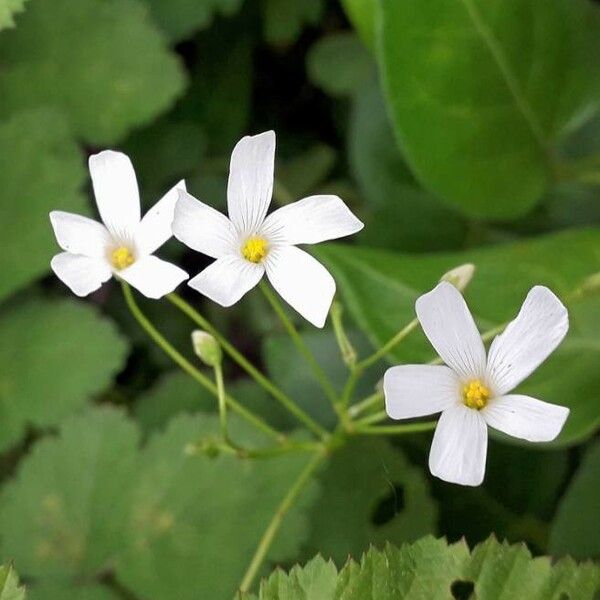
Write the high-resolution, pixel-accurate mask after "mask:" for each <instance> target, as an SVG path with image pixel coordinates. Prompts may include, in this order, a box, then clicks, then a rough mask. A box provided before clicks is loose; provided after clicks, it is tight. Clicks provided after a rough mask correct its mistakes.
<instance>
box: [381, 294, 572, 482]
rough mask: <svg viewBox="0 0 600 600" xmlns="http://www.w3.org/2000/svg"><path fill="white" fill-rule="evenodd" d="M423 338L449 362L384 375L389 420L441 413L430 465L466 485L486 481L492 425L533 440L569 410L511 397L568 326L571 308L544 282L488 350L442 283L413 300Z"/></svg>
mask: <svg viewBox="0 0 600 600" xmlns="http://www.w3.org/2000/svg"><path fill="white" fill-rule="evenodd" d="M416 311H417V317H418V319H419V322H420V323H421V326H422V327H423V331H424V332H425V335H426V336H427V337H428V338H429V341H430V342H431V344H432V345H433V347H434V348H435V349H436V351H437V353H438V354H439V355H440V357H441V358H442V359H443V361H444V362H445V363H446V365H447V366H434V365H400V366H397V367H392V368H390V369H388V371H387V372H386V373H385V377H384V394H385V404H386V411H387V413H388V415H389V416H390V417H391V418H392V419H410V418H414V417H422V416H425V415H431V414H434V413H438V412H441V413H442V414H441V417H440V419H439V422H438V424H437V428H436V430H435V435H434V438H433V443H432V446H431V451H430V454H429V468H430V470H431V472H432V473H433V475H435V476H436V477H439V478H440V479H443V480H445V481H450V482H453V483H460V484H463V485H472V486H476V485H479V484H481V482H482V481H483V477H484V473H485V462H486V454H487V438H488V436H487V427H488V425H489V426H490V427H493V428H495V429H498V430H500V431H503V432H504V433H507V434H508V435H511V436H513V437H517V438H521V439H524V440H528V441H530V442H547V441H550V440H553V439H554V438H555V437H556V436H557V435H558V434H559V433H560V431H561V429H562V426H563V425H564V423H565V420H566V419H567V416H568V414H569V409H568V408H565V407H563V406H557V405H555V404H549V403H547V402H542V401H541V400H536V399H535V398H531V397H529V396H525V395H522V394H511V393H510V392H511V390H513V389H514V388H515V387H516V386H517V385H518V384H519V383H521V381H523V380H524V379H525V378H526V377H528V376H529V375H530V374H531V373H532V372H533V371H534V370H535V369H536V368H537V367H538V366H539V365H540V364H541V363H542V362H543V361H544V360H546V358H547V357H548V356H549V355H550V354H551V353H552V352H553V351H554V350H555V348H556V347H557V346H558V345H559V344H560V342H561V341H562V339H563V338H564V337H565V335H566V333H567V330H568V328H569V318H568V314H567V309H566V308H565V307H564V306H563V304H562V303H561V302H560V300H559V299H558V298H557V297H556V296H555V295H554V294H553V293H552V292H551V291H550V290H549V289H548V288H546V287H543V286H536V287H534V288H532V289H531V291H530V292H529V294H527V298H526V299H525V302H524V303H523V306H522V307H521V310H520V311H519V314H518V315H517V317H516V318H515V319H514V320H513V321H512V322H511V323H510V324H509V325H508V326H507V327H506V329H505V331H504V332H503V333H502V334H500V335H498V336H497V337H496V338H495V339H494V341H493V342H492V345H491V346H490V349H489V352H488V354H487V356H486V351H485V347H484V345H483V341H482V339H481V336H480V335H479V332H478V331H477V327H476V325H475V322H474V320H473V317H472V316H471V313H470V312H469V309H468V307H467V304H466V302H465V301H464V299H463V297H462V295H461V293H460V292H459V291H458V290H457V289H456V288H455V287H454V286H453V285H452V284H451V283H448V282H442V283H440V284H439V285H438V286H437V287H436V288H435V289H433V290H432V291H431V292H429V293H427V294H425V295H423V296H421V297H420V298H419V299H418V300H417V303H416Z"/></svg>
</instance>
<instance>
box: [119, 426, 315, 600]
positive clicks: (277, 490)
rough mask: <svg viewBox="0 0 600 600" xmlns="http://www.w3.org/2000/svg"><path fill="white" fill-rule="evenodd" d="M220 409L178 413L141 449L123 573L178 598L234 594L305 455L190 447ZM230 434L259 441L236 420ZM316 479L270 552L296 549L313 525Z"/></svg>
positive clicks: (144, 587) (129, 581) (158, 594)
mask: <svg viewBox="0 0 600 600" xmlns="http://www.w3.org/2000/svg"><path fill="white" fill-rule="evenodd" d="M217 423H218V419H217V418H216V417H209V416H198V417H194V418H192V417H189V416H182V417H179V418H177V419H175V420H174V421H172V422H171V424H170V426H169V427H168V429H167V431H166V432H165V433H164V434H162V435H158V436H156V437H154V438H153V439H152V440H151V441H150V443H149V445H148V446H147V448H146V449H145V450H144V451H143V453H142V455H141V460H140V464H139V475H138V477H137V481H136V482H135V486H134V487H135V494H134V497H133V502H132V504H131V508H130V513H129V519H128V523H127V526H126V530H125V531H124V535H125V536H126V538H127V540H128V546H127V548H126V549H124V551H123V553H122V554H121V556H120V558H119V561H118V563H117V575H118V577H119V579H120V580H121V581H122V582H123V583H124V584H125V585H126V586H128V587H129V588H130V589H131V590H132V591H133V592H135V594H136V595H139V596H141V597H148V598H169V597H171V596H172V591H173V590H174V589H177V598H178V600H187V599H189V600H196V599H197V598H229V597H232V596H233V595H234V592H235V589H236V586H237V585H238V584H239V581H240V580H241V578H242V575H243V573H244V570H245V568H246V567H247V566H248V561H249V557H251V556H252V553H253V552H254V550H255V548H256V545H257V543H258V540H259V538H260V536H261V534H262V532H263V531H264V529H265V528H266V526H267V524H268V522H269V520H270V518H271V516H272V514H273V512H274V510H275V507H276V506H277V504H278V503H279V502H280V501H281V499H282V498H283V496H284V494H285V492H286V490H287V488H288V487H289V486H290V484H291V482H292V480H293V479H294V478H295V477H296V476H297V473H298V472H299V469H300V468H301V467H302V466H303V465H304V463H305V462H306V461H307V460H308V458H307V457H302V456H301V457H293V458H284V459H273V460H265V461H254V462H249V461H240V460H239V459H237V458H234V457H231V456H221V457H219V458H216V459H215V458H209V457H206V456H191V457H190V456H186V455H185V454H184V452H183V448H184V447H185V446H186V444H188V443H189V442H193V441H196V440H197V439H198V438H201V437H205V436H207V435H213V436H214V434H215V433H216V432H217V431H218V425H217ZM231 433H232V436H233V439H235V440H236V442H238V443H241V444H248V445H255V444H256V443H257V442H258V441H259V439H257V437H256V435H255V434H254V433H253V432H251V431H249V430H248V427H247V426H243V424H241V423H238V422H236V421H235V420H233V421H232V428H231ZM314 495H315V487H314V486H313V487H312V490H306V491H305V492H304V493H303V495H302V497H301V498H300V502H299V504H297V505H296V507H295V508H294V509H293V510H292V512H291V513H290V514H289V515H288V516H287V517H286V521H285V522H284V524H283V528H282V530H281V532H280V533H281V535H278V538H277V540H276V543H275V545H274V546H273V547H272V548H271V550H270V552H269V557H270V558H273V559H276V560H281V559H284V558H291V557H293V556H294V555H295V552H297V550H298V549H299V547H300V545H301V544H302V542H303V541H304V539H305V538H306V535H307V526H308V522H307V519H306V516H305V511H306V508H307V505H308V503H309V502H310V501H311V500H312V498H314Z"/></svg>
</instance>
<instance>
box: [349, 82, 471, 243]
mask: <svg viewBox="0 0 600 600" xmlns="http://www.w3.org/2000/svg"><path fill="white" fill-rule="evenodd" d="M348 145H349V155H350V164H351V167H352V171H353V173H354V175H355V177H356V179H357V181H358V184H359V185H360V189H361V191H362V193H363V195H364V197H365V199H366V200H367V201H368V203H369V204H370V206H371V207H372V215H371V218H370V219H369V220H368V222H367V225H366V227H365V231H364V233H362V234H361V235H362V237H363V240H364V241H365V243H366V244H369V245H373V246H378V247H393V248H398V249H403V250H429V251H431V250H441V249H444V248H452V247H456V246H457V245H459V244H460V242H461V241H462V240H463V238H464V235H465V223H464V219H463V218H462V217H461V216H460V215H459V214H458V213H457V212H455V211H454V210H451V209H449V208H448V207H447V206H445V205H444V204H442V203H440V201H439V200H438V199H437V198H436V197H435V196H434V195H433V194H431V193H429V192H426V191H425V190H423V189H422V188H420V187H419V186H418V184H417V183H416V182H415V181H414V179H413V177H412V175H411V174H410V172H409V170H408V167H407V166H406V163H405V162H404V160H403V158H402V155H401V154H400V152H399V150H398V147H397V146H396V143H395V141H394V135H393V132H392V129H391V126H390V124H389V122H388V119H387V115H386V111H385V106H384V103H383V99H382V97H381V92H380V90H379V85H378V83H377V82H376V81H371V82H369V85H365V86H364V87H363V88H362V89H361V90H360V91H359V92H358V93H357V94H356V96H355V98H354V102H353V106H352V114H351V120H350V133H349V136H348ZM408 215H410V218H408Z"/></svg>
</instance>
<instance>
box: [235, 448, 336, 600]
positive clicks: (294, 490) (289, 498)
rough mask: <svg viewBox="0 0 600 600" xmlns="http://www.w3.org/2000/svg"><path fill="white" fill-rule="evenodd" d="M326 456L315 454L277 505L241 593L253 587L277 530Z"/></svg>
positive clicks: (245, 578) (242, 583) (319, 453)
mask: <svg viewBox="0 0 600 600" xmlns="http://www.w3.org/2000/svg"><path fill="white" fill-rule="evenodd" d="M325 456H326V453H325V452H317V453H316V454H315V456H314V457H313V458H312V459H311V460H310V462H309V463H308V464H307V465H306V467H304V469H303V470H302V471H301V473H300V475H298V478H297V479H296V481H294V483H293V484H292V487H290V489H289V490H288V492H287V494H286V495H285V496H284V498H283V500H282V501H281V503H280V504H279V506H278V507H277V510H276V511H275V514H274V515H273V517H272V518H271V522H270V523H269V525H268V526H267V528H266V529H265V532H264V533H263V535H262V538H261V539H260V542H259V544H258V546H257V548H256V551H255V552H254V556H253V557H252V560H251V561H250V565H249V566H248V569H247V570H246V573H245V574H244V577H243V578H242V582H241V583H240V587H239V591H240V593H245V592H248V591H249V590H250V588H251V587H252V584H253V582H254V579H255V578H256V575H257V574H258V571H259V570H260V567H261V566H262V564H263V561H264V560H265V557H266V555H267V552H268V551H269V549H270V548H271V545H272V544H273V541H274V539H275V536H276V535H277V532H278V531H279V528H280V527H281V524H282V522H283V519H284V518H285V516H286V514H287V513H288V511H289V510H290V508H291V507H292V506H293V504H294V502H295V501H296V499H297V498H298V496H299V495H300V493H301V492H302V490H303V489H304V488H305V487H306V485H307V484H308V482H309V481H310V479H311V477H312V475H313V473H314V472H315V470H316V469H317V467H318V466H319V465H320V464H321V462H322V461H323V460H324V458H325Z"/></svg>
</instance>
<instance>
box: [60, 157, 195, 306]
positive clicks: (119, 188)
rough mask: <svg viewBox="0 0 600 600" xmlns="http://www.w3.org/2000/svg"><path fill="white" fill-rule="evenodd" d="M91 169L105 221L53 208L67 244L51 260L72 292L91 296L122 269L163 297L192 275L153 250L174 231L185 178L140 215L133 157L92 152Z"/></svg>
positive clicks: (141, 287)
mask: <svg viewBox="0 0 600 600" xmlns="http://www.w3.org/2000/svg"><path fill="white" fill-rule="evenodd" d="M89 167H90V174H91V176H92V183H93V186H94V194H95V196H96V203H97V205H98V211H99V212H100V217H101V218H102V221H103V223H104V224H102V223H98V222H97V221H94V220H92V219H88V218H87V217H82V216H80V215H75V214H72V213H67V212H61V211H56V210H55V211H52V212H51V213H50V221H51V223H52V227H53V228H54V235H55V236H56V241H57V242H58V244H59V246H60V247H61V248H62V249H63V250H65V252H61V253H60V254H57V255H56V256H54V258H53V259H52V262H51V263H50V264H51V266H52V270H53V271H54V272H55V273H56V275H57V276H58V277H59V279H61V280H62V281H63V282H64V283H65V284H66V285H68V286H69V288H71V290H72V291H73V293H75V294H77V295H78V296H87V295H88V294H89V293H91V292H93V291H95V290H97V289H98V288H99V287H100V286H101V285H102V284H103V283H104V282H105V281H108V280H109V279H110V277H111V276H112V275H118V277H119V278H121V279H123V280H125V281H126V282H127V283H129V284H131V285H132V286H133V287H135V288H136V289H138V290H139V291H140V292H141V293H142V294H144V295H145V296H147V297H148V298H160V297H162V296H164V295H165V294H168V293H169V292H172V291H173V290H174V289H175V288H176V287H177V286H178V285H179V284H180V283H181V282H182V281H184V280H185V279H187V277H188V275H187V273H186V272H185V271H183V270H182V269H180V268H179V267H176V266H175V265H173V264H171V263H168V262H165V261H164V260H160V259H159V258H157V257H156V256H153V252H155V251H156V250H157V249H158V248H160V246H162V245H163V244H164V243H165V242H166V241H167V240H168V239H169V238H170V237H171V235H172V232H171V222H172V221H173V211H174V210H175V203H176V202H177V190H185V183H184V182H183V181H180V182H179V183H178V184H177V185H176V186H175V187H174V188H172V189H171V190H170V191H169V192H168V193H167V194H166V195H165V196H164V197H163V198H162V199H161V200H159V201H158V202H157V203H156V204H155V205H154V206H153V207H152V208H151V209H150V210H149V211H148V212H147V213H146V214H145V215H144V218H142V219H140V197H139V192H138V185H137V180H136V177H135V172H134V170H133V166H132V165H131V161H130V160H129V158H128V157H127V156H125V155H124V154H121V153H120V152H113V151H112V150H105V151H104V152H100V154H94V155H93V156H90V160H89Z"/></svg>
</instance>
